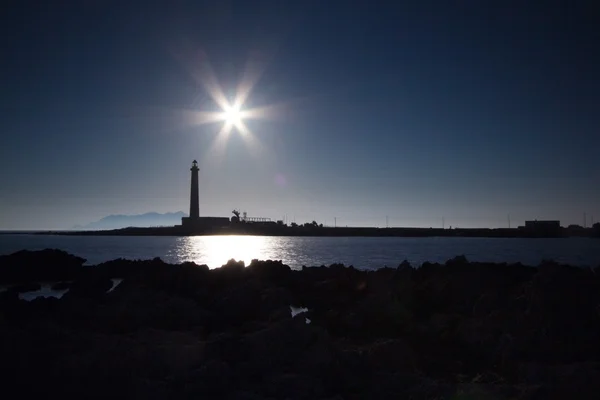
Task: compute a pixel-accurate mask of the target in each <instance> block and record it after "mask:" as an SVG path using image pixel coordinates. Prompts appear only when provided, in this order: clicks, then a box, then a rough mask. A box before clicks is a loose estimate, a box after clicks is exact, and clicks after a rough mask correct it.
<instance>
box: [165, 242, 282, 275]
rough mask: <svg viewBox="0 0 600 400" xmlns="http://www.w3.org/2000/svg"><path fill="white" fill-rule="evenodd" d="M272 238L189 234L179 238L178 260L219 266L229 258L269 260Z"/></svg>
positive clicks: (211, 266) (248, 260) (246, 261)
mask: <svg viewBox="0 0 600 400" xmlns="http://www.w3.org/2000/svg"><path fill="white" fill-rule="evenodd" d="M270 242H271V238H269V237H266V236H237V235H231V236H188V237H182V238H179V239H178V242H177V246H176V249H175V252H176V254H175V257H176V258H177V260H178V261H177V262H184V261H193V262H195V263H196V264H206V265H208V266H209V268H218V267H220V266H222V265H223V264H226V263H227V261H228V260H230V259H232V258H233V259H234V260H236V261H244V262H245V263H246V265H249V264H250V262H251V261H252V260H253V259H259V260H267V259H269V258H270V256H271V255H272V254H270V253H272V251H269V250H271V247H272V246H271V243H270Z"/></svg>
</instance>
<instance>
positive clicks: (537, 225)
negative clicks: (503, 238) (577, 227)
mask: <svg viewBox="0 0 600 400" xmlns="http://www.w3.org/2000/svg"><path fill="white" fill-rule="evenodd" d="M519 229H521V230H523V231H524V232H525V233H526V234H527V235H531V236H537V237H557V236H561V235H562V233H563V229H562V228H561V226H560V221H538V220H534V221H525V226H520V227H519Z"/></svg>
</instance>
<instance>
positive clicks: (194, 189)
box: [190, 160, 200, 220]
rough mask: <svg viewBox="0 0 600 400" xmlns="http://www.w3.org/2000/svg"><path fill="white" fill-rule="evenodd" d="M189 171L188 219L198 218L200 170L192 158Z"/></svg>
mask: <svg viewBox="0 0 600 400" xmlns="http://www.w3.org/2000/svg"><path fill="white" fill-rule="evenodd" d="M190 171H192V182H191V185H190V219H191V220H197V219H198V218H200V200H199V197H198V192H199V188H198V171H200V168H198V161H196V160H194V161H193V162H192V168H190Z"/></svg>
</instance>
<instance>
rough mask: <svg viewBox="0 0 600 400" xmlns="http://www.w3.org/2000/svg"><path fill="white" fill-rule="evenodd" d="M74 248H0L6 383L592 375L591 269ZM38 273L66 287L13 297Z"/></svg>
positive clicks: (302, 384)
mask: <svg viewBox="0 0 600 400" xmlns="http://www.w3.org/2000/svg"><path fill="white" fill-rule="evenodd" d="M84 261H85V260H83V259H81V258H79V257H75V256H72V255H70V254H68V253H65V252H63V251H58V250H44V251H38V252H29V251H22V252H18V253H14V254H12V255H8V256H0V280H1V281H2V282H4V283H5V284H6V283H7V282H8V281H12V282H13V283H14V284H15V285H17V286H12V287H10V288H7V289H6V290H5V291H4V292H1V293H0V320H1V321H2V324H0V347H1V348H0V353H2V354H3V357H2V359H1V360H0V363H2V366H3V368H2V369H3V373H4V377H5V382H7V384H6V387H5V389H6V390H9V389H12V388H15V389H16V388H18V390H19V393H20V394H21V395H22V396H26V397H27V396H33V395H40V394H42V393H48V391H51V392H57V393H59V392H60V393H61V396H63V398H76V397H81V396H83V397H86V398H107V397H108V396H111V397H113V396H114V395H115V390H117V391H118V396H119V397H131V396H133V397H137V398H167V397H168V398H193V397H196V398H197V397H199V396H202V395H206V394H207V393H210V395H211V396H214V397H218V398H236V399H262V398H293V399H309V398H330V399H332V398H336V396H337V398H344V399H346V398H348V399H359V398H366V397H369V398H393V397H398V396H399V397H402V398H419V399H421V398H422V399H431V398H438V399H463V398H494V399H507V400H508V399H514V398H518V399H538V398H549V399H553V398H581V399H587V398H594V397H593V396H595V395H597V393H598V390H600V342H599V341H598V340H597V338H598V337H599V336H600V317H599V315H600V314H599V313H598V309H597V305H598V304H600V274H598V272H600V271H598V268H596V269H583V268H576V267H569V266H566V265H559V264H556V263H552V262H546V263H542V264H540V265H539V266H537V267H530V266H523V265H521V264H512V265H507V264H491V263H472V262H469V261H468V260H466V259H465V258H464V257H456V258H454V259H452V260H449V261H448V262H446V263H445V264H430V263H425V264H423V265H422V266H421V267H420V268H417V269H415V268H412V267H411V266H410V265H409V264H408V263H402V264H400V265H399V266H398V267H397V268H382V269H379V270H376V271H361V270H356V269H354V268H348V267H345V266H343V265H331V266H329V267H310V268H303V269H302V270H301V271H293V270H290V269H289V267H287V266H286V265H284V264H282V263H281V262H278V261H254V262H252V263H251V264H250V265H249V266H248V267H245V266H244V264H243V263H238V262H235V261H230V262H229V263H228V264H227V265H225V266H223V267H221V268H217V269H214V270H209V269H208V267H206V266H199V265H196V264H193V263H184V264H179V265H171V264H166V263H164V262H162V261H161V260H160V259H154V260H147V261H132V260H114V261H109V262H106V263H102V264H99V265H96V266H85V267H84V266H83V262H84ZM116 278H118V279H121V281H119V282H120V283H119V284H118V285H116V286H115V282H114V281H112V279H116ZM39 282H53V285H54V287H55V289H57V290H62V291H63V292H64V293H63V296H62V297H61V298H60V300H59V299H55V298H38V299H36V300H33V301H25V300H21V299H20V298H19V296H18V295H19V293H22V292H31V291H33V290H37V289H38V286H39ZM67 289H68V290H67ZM65 290H66V291H65ZM291 307H293V308H291ZM304 308H305V309H306V311H305V312H301V313H298V311H302V310H303V309H304ZM294 312H295V313H296V314H294ZM115 385H116V386H115ZM461 396H462V397H461ZM469 396H470V397H469Z"/></svg>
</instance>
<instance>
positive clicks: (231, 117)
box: [221, 105, 243, 127]
mask: <svg viewBox="0 0 600 400" xmlns="http://www.w3.org/2000/svg"><path fill="white" fill-rule="evenodd" d="M242 118H243V112H242V110H241V109H240V107H239V106H236V105H233V106H229V105H228V106H227V107H224V110H223V112H222V113H221V119H223V121H225V123H226V124H228V125H233V126H235V127H239V126H240V124H241V123H242Z"/></svg>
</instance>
